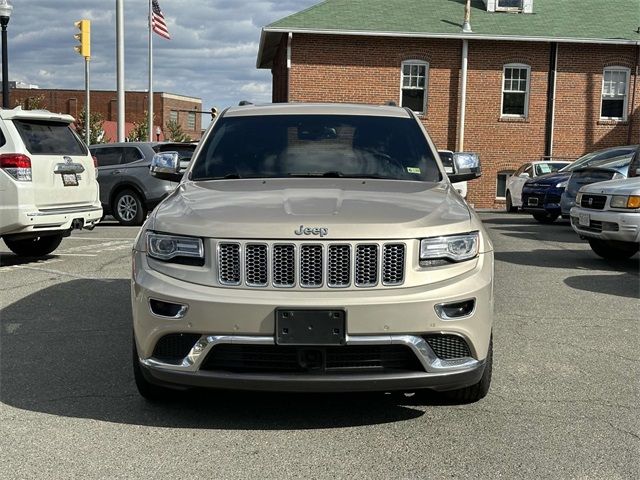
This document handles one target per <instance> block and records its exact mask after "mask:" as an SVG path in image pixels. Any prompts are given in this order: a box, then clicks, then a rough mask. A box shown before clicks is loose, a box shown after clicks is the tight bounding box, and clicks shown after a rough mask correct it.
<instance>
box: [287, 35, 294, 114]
mask: <svg viewBox="0 0 640 480" xmlns="http://www.w3.org/2000/svg"><path fill="white" fill-rule="evenodd" d="M292 38H293V33H292V32H289V33H288V35H287V103H288V102H289V100H290V98H289V84H290V83H291V39H292Z"/></svg>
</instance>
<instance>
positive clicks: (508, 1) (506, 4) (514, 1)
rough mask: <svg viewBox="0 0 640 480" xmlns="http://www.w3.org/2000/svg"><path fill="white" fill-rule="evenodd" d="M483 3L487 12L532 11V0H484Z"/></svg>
mask: <svg viewBox="0 0 640 480" xmlns="http://www.w3.org/2000/svg"><path fill="white" fill-rule="evenodd" d="M484 3H485V5H486V6H487V12H515V13H532V12H533V0H484Z"/></svg>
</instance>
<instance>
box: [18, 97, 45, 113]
mask: <svg viewBox="0 0 640 480" xmlns="http://www.w3.org/2000/svg"><path fill="white" fill-rule="evenodd" d="M19 105H20V106H21V107H22V109H23V110H44V109H45V103H44V95H38V96H33V97H26V98H25V99H24V100H22V101H21V102H20V104H19Z"/></svg>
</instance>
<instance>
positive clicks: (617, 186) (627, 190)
mask: <svg viewBox="0 0 640 480" xmlns="http://www.w3.org/2000/svg"><path fill="white" fill-rule="evenodd" d="M580 191H581V192H584V193H600V194H609V195H640V177H634V178H621V179H618V180H608V181H606V182H597V183H592V184H590V185H586V186H584V187H582V188H581V189H580Z"/></svg>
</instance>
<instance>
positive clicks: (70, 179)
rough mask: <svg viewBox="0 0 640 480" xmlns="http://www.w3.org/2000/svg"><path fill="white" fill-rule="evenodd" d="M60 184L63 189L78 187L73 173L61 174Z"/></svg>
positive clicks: (76, 177)
mask: <svg viewBox="0 0 640 480" xmlns="http://www.w3.org/2000/svg"><path fill="white" fill-rule="evenodd" d="M62 184H63V185H64V186H65V187H77V186H78V176H77V175H76V174H75V173H63V174H62Z"/></svg>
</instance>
